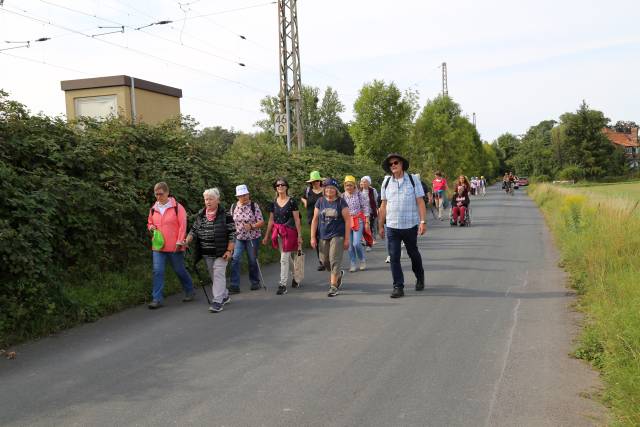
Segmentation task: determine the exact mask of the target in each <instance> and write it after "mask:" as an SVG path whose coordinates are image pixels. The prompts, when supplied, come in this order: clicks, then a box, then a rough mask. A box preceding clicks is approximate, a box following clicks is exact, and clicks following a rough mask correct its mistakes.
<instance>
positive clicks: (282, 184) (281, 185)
mask: <svg viewBox="0 0 640 427" xmlns="http://www.w3.org/2000/svg"><path fill="white" fill-rule="evenodd" d="M286 186H287V184H284V183H282V182H279V183H278V184H276V187H286Z"/></svg>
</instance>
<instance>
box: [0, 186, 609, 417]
mask: <svg viewBox="0 0 640 427" xmlns="http://www.w3.org/2000/svg"><path fill="white" fill-rule="evenodd" d="M472 206H473V220H474V223H473V226H472V227H470V228H450V227H449V225H448V224H447V223H446V222H439V221H437V222H434V221H430V226H429V230H428V233H427V236H426V237H423V238H421V239H420V247H421V250H422V255H423V258H424V265H425V269H426V272H427V289H426V291H424V292H420V293H418V292H415V291H414V290H413V283H414V278H413V276H412V273H411V269H410V267H409V261H408V259H407V258H406V257H405V258H403V264H404V266H405V274H406V273H407V272H408V274H407V278H408V284H409V285H411V286H408V287H407V291H406V297H405V298H402V299H398V300H392V299H390V298H389V293H390V290H391V286H390V280H391V274H390V271H389V267H388V264H384V262H383V259H384V257H385V256H386V253H385V249H384V244H383V243H382V244H378V245H377V246H376V247H374V250H373V251H372V252H369V253H367V256H368V269H367V270H366V271H364V272H357V273H351V274H350V273H347V274H346V276H345V281H344V290H343V292H342V294H341V295H339V296H338V297H336V298H327V296H326V285H325V283H326V282H325V281H326V275H325V274H324V273H317V272H316V271H315V269H314V268H313V267H314V266H315V260H314V259H313V258H314V256H312V255H310V256H308V257H307V258H308V259H307V279H306V280H305V282H304V286H303V287H302V288H301V289H299V290H295V289H292V290H289V293H288V294H287V295H285V296H276V295H275V290H276V281H277V277H278V268H279V266H275V265H273V266H268V267H265V268H264V276H265V279H266V281H267V282H268V284H270V285H271V287H270V289H269V291H268V292H267V293H265V292H263V291H253V292H249V291H244V289H247V286H246V280H245V279H246V278H245V277H243V280H244V281H243V284H242V287H243V293H242V294H240V295H238V296H234V297H233V301H232V303H231V304H230V305H228V306H227V307H226V308H225V310H224V312H222V313H219V314H211V313H208V312H207V306H206V304H205V302H204V300H203V298H202V297H200V299H199V300H198V301H195V302H193V303H188V304H183V303H181V302H180V301H179V298H178V297H173V298H170V299H168V301H167V305H166V307H164V308H162V309H160V310H156V311H150V310H147V309H146V308H145V307H138V308H134V309H131V310H127V311H125V312H122V313H120V314H117V315H114V316H110V317H109V318H106V319H103V320H100V321H98V322H96V323H94V324H89V325H85V326H82V327H78V328H74V329H72V330H69V331H67V332H65V333H61V334H59V335H57V336H55V337H50V338H46V339H43V340H40V341H37V342H33V343H29V344H25V345H22V346H20V347H18V348H17V349H16V350H17V352H18V357H17V359H15V360H1V361H0V395H1V396H2V398H1V399H0V424H2V425H9V426H17V425H20V426H22V425H30V426H31V425H36V426H49V425H64V426H69V425H83V426H84V425H109V426H111V425H117V426H123V425H145V426H165V425H207V426H489V425H491V426H493V425H496V426H498V425H500V426H545V425H548V426H560V425H562V426H585V425H596V424H599V423H600V422H602V419H603V418H602V417H603V410H602V408H601V407H600V406H599V405H598V404H596V403H595V402H594V401H592V400H589V399H588V398H585V397H582V396H583V395H584V394H585V393H590V392H592V391H593V390H594V387H597V386H598V382H597V375H596V374H595V373H594V372H592V371H591V370H590V369H589V368H588V367H587V366H586V365H584V364H583V363H582V362H580V361H577V360H573V359H571V358H570V357H569V356H568V353H569V351H570V350H571V341H572V337H573V335H574V333H575V330H576V325H575V322H576V319H575V314H572V313H571V310H570V308H569V307H570V305H571V303H572V302H573V297H572V296H571V295H569V294H568V292H567V290H566V289H565V287H564V284H563V283H564V275H563V273H562V271H561V270H560V269H559V268H558V267H557V261H558V254H557V252H556V251H555V249H554V248H553V245H552V242H551V238H550V235H549V233H548V231H547V230H546V227H545V225H544V222H543V219H542V217H541V215H540V213H539V211H538V210H537V209H536V207H535V205H534V204H533V202H532V201H531V200H530V199H528V198H527V196H526V194H525V193H524V191H518V192H517V194H516V196H514V197H508V196H506V195H504V194H503V193H501V192H499V190H497V189H496V188H494V189H492V191H490V192H489V194H488V197H486V198H485V199H474V200H472ZM347 259H348V258H347V255H346V254H345V261H346V260H347Z"/></svg>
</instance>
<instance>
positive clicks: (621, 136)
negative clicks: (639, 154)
mask: <svg viewBox="0 0 640 427" xmlns="http://www.w3.org/2000/svg"><path fill="white" fill-rule="evenodd" d="M602 131H603V132H604V134H605V135H606V136H607V138H609V141H611V142H612V143H614V144H616V145H620V146H622V147H640V144H638V139H637V136H636V135H634V134H633V133H623V132H616V131H613V130H611V129H609V128H604V129H603V130H602Z"/></svg>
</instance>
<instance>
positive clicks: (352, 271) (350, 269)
mask: <svg viewBox="0 0 640 427" xmlns="http://www.w3.org/2000/svg"><path fill="white" fill-rule="evenodd" d="M355 271H356V265H355V264H351V268H349V272H350V273H355Z"/></svg>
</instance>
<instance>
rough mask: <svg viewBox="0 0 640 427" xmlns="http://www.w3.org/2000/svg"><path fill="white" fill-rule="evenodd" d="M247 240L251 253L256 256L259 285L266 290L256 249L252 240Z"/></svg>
mask: <svg viewBox="0 0 640 427" xmlns="http://www.w3.org/2000/svg"><path fill="white" fill-rule="evenodd" d="M249 242H250V243H251V249H252V250H253V254H254V255H255V257H256V265H257V266H258V274H259V275H260V286H262V289H264V291H265V292H267V285H265V283H264V277H262V268H260V260H258V250H257V248H256V247H255V246H254V243H253V240H249Z"/></svg>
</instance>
